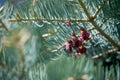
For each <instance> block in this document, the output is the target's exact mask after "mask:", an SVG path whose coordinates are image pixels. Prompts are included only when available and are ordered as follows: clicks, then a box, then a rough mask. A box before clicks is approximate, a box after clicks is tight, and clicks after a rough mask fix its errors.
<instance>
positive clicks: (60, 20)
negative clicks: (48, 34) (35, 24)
mask: <svg viewBox="0 0 120 80" xmlns="http://www.w3.org/2000/svg"><path fill="white" fill-rule="evenodd" d="M65 20H66V19H46V18H21V19H9V21H10V22H17V21H18V22H19V21H48V22H52V21H58V22H65ZM70 22H88V20H80V19H71V20H70Z"/></svg>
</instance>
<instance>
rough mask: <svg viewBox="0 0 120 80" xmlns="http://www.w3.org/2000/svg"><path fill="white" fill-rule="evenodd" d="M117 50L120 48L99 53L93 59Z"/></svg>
mask: <svg viewBox="0 0 120 80" xmlns="http://www.w3.org/2000/svg"><path fill="white" fill-rule="evenodd" d="M117 51H118V49H116V48H114V49H111V50H108V51H106V52H104V53H99V54H98V55H95V56H93V57H92V59H98V58H100V57H102V56H104V55H108V54H112V53H113V52H117Z"/></svg>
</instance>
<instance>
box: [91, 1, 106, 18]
mask: <svg viewBox="0 0 120 80" xmlns="http://www.w3.org/2000/svg"><path fill="white" fill-rule="evenodd" d="M107 1H108V0H104V1H103V2H102V3H101V4H100V6H99V7H98V9H97V11H96V12H95V14H94V15H93V17H94V18H96V16H97V15H98V13H99V12H100V10H101V9H102V8H103V7H104V6H105V4H106V3H107Z"/></svg>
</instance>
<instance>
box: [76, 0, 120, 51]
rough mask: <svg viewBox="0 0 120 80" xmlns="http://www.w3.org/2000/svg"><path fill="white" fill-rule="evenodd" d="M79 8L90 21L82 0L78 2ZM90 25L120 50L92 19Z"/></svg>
mask: <svg viewBox="0 0 120 80" xmlns="http://www.w3.org/2000/svg"><path fill="white" fill-rule="evenodd" d="M78 1H79V3H80V5H81V7H82V8H83V10H84V12H85V14H86V16H87V17H88V18H89V19H91V16H90V13H89V12H88V10H87V9H86V7H85V5H84V3H83V2H82V0H78ZM90 23H91V24H92V25H93V26H94V28H95V29H96V30H97V31H98V32H99V33H100V34H101V35H102V36H104V37H105V38H106V39H107V40H108V41H109V42H110V43H111V44H112V45H113V46H114V47H116V48H118V49H119V50H120V45H119V44H117V43H116V42H115V41H114V40H113V39H112V38H111V37H110V36H109V35H108V34H106V33H105V32H104V31H102V29H101V28H100V27H99V25H98V24H97V23H96V22H95V21H94V19H92V20H91V21H90Z"/></svg>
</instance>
